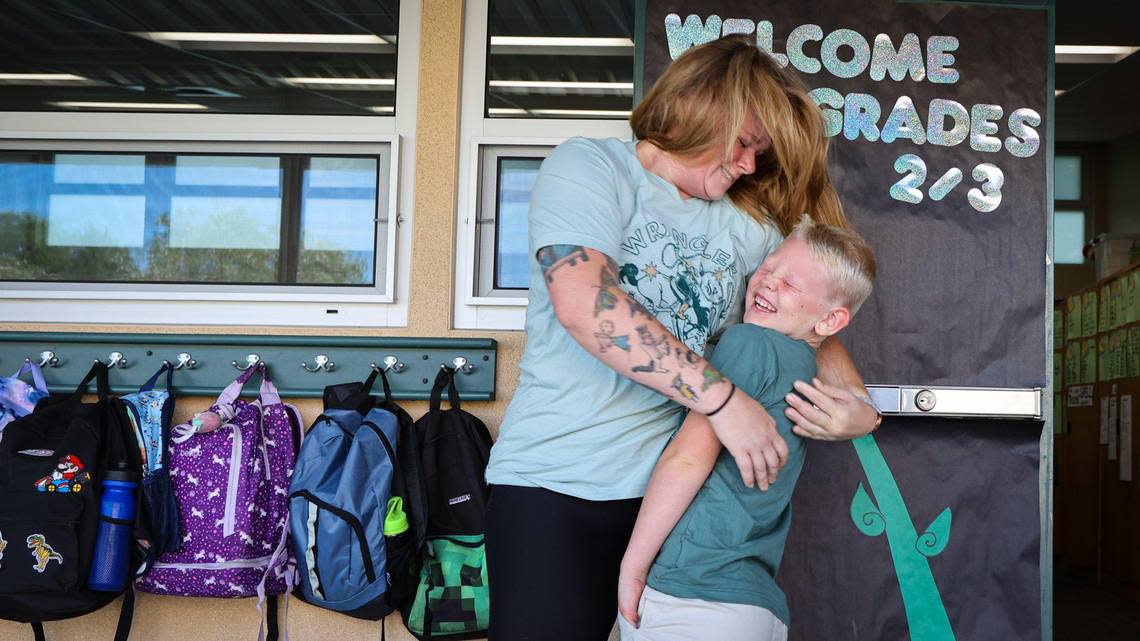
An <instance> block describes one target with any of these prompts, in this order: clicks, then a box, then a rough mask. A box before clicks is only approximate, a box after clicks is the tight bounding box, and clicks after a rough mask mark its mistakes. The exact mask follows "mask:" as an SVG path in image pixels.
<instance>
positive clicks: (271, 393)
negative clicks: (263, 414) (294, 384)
mask: <svg viewBox="0 0 1140 641" xmlns="http://www.w3.org/2000/svg"><path fill="white" fill-rule="evenodd" d="M260 369H261V389H260V391H259V393H258V398H259V399H261V409H262V411H264V410H265V408H266V407H267V406H269V405H278V404H280V403H281V395H280V394H278V393H277V386H276V385H274V384H273V380H272V379H270V378H269V368H268V367H264V366H262V367H261V368H260Z"/></svg>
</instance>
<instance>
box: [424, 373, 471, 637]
mask: <svg viewBox="0 0 1140 641" xmlns="http://www.w3.org/2000/svg"><path fill="white" fill-rule="evenodd" d="M454 374H455V372H454V370H451V369H448V368H444V369H441V370H440V372H439V375H438V376H436V380H435V385H434V387H433V388H432V393H431V409H430V411H428V413H427V414H425V415H424V416H423V417H422V418H420V420H419V421H416V436H417V441H418V443H419V446H420V448H419V449H420V473H421V474H422V476H423V480H424V489H425V493H426V498H427V514H428V517H427V522H428V525H427V545H426V546H425V547H426V550H425V554H424V555H423V557H424V559H423V566H422V569H421V570H420V581H419V585H418V586H417V588H416V595H415V599H414V601H413V602H412V606H411V608H410V609H409V610H408V611H407V612H406V613H405V616H404V624H405V625H406V626H407V628H408V630H410V631H411V632H412V634H414V635H416V636H417V637H419V638H420V639H437V638H442V639H449V640H450V639H466V638H478V637H483V636H486V632H487V628H488V624H489V622H490V612H491V605H490V593H489V586H488V583H487V562H486V561H487V559H486V552H485V548H484V545H483V531H484V530H483V522H484V511H485V508H486V504H487V496H488V493H489V490H488V487H487V482H486V480H485V479H484V473H485V471H486V468H487V459H488V458H489V457H490V451H491V435H490V432H488V431H487V427H486V426H485V425H484V424H483V422H482V421H480V420H479V419H478V418H476V417H475V416H472V415H471V414H469V413H467V412H464V411H463V410H461V409H459V393H458V392H457V391H456V389H455V380H454ZM444 388H447V390H448V397H449V401H450V404H451V408H450V409H440V406H439V401H440V394H441V393H442V392H443V389H444Z"/></svg>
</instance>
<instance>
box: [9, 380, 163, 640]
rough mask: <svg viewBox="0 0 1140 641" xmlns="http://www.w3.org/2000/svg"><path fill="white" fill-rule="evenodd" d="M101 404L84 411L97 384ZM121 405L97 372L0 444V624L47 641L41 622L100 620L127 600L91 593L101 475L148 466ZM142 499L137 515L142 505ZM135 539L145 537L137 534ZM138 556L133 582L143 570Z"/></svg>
mask: <svg viewBox="0 0 1140 641" xmlns="http://www.w3.org/2000/svg"><path fill="white" fill-rule="evenodd" d="M93 378H94V379H95V381H96V386H97V388H98V400H97V401H96V402H94V403H83V402H82V396H83V395H84V394H85V393H86V391H87V385H88V384H89V383H90V382H91V379H93ZM127 438H131V440H133V431H132V430H131V428H130V426H129V423H128V420H127V417H126V414H125V413H124V409H123V406H122V404H121V402H119V401H118V399H112V398H110V397H109V396H108V386H107V366H106V365H104V364H103V363H99V362H97V363H95V365H94V366H92V368H91V370H90V371H89V372H88V373H87V376H86V377H84V379H83V382H82V383H80V384H79V387H78V388H76V390H75V393H74V394H71V395H67V396H64V395H57V396H49V397H47V398H44V399H42V400H41V401H40V402H39V403H38V404H37V405H36V409H35V411H33V412H32V413H31V414H29V415H27V416H25V417H23V418H19V419H17V420H15V421H12V422H11V423H10V424H9V425H8V426H7V428H5V430H4V438H3V440H2V441H0V470H3V472H4V473H3V474H0V496H2V497H3V500H2V501H0V618H4V619H8V620H11V621H20V622H23V623H30V624H32V627H33V629H34V632H35V636H36V639H43V638H44V637H43V626H42V622H43V621H54V620H58V619H69V618H72V617H77V616H80V615H83V614H87V613H89V612H93V611H95V610H98V609H99V608H101V607H103V606H104V605H106V604H107V603H110V602H111V601H113V600H114V599H115V598H116V597H118V596H119V594H121V592H98V591H94V590H89V589H88V588H87V577H88V574H89V573H90V570H91V564H92V560H93V556H94V548H95V539H96V534H97V533H98V530H99V520H100V515H99V504H100V499H101V492H102V480H103V475H104V473H105V472H106V470H108V469H109V468H110V467H111V466H112V465H115V464H117V463H119V462H125V463H126V464H127V466H128V468H129V469H131V470H140V469H141V463H142V459H141V457H140V456H139V452H138V448H137V447H129V446H128V443H129V441H128V440H127ZM139 494H140V493H139V492H138V491H137V490H136V510H135V513H136V514H138V513H139V509H138V508H139V507H140V503H141V499H139V498H138V497H139ZM135 535H136V537H138V536H139V535H140V532H138V531H137V529H136V532H135ZM138 561H139V556H138V554H137V550H136V555H135V557H134V558H133V559H132V560H131V563H130V564H129V571H128V577H131V576H133V575H134V573H135V571H136V569H137V567H138ZM127 586H128V587H127V590H126V591H127V598H126V599H125V600H124V602H123V608H122V611H121V613H120V618H119V626H118V629H117V630H116V636H115V639H116V641H126V638H127V636H128V634H129V633H130V622H131V616H132V614H133V611H134V599H133V592H132V590H131V588H130V581H129V580H128V582H127Z"/></svg>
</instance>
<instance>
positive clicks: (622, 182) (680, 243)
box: [487, 138, 782, 501]
mask: <svg viewBox="0 0 1140 641" xmlns="http://www.w3.org/2000/svg"><path fill="white" fill-rule="evenodd" d="M528 225H529V252H530V256H529V264H530V283H531V287H530V298H529V301H528V307H527V316H526V335H527V342H526V349H525V351H524V352H523V358H522V362H521V363H520V364H519V370H520V376H519V385H518V389H517V390H516V391H515V394H514V397H513V398H512V399H511V404H510V407H509V408H508V409H507V414H506V417H505V418H504V419H503V425H502V427H501V428H500V430H499V438H498V441H497V442H496V443H495V446H494V447H493V448H491V460H490V463H489V464H488V466H487V481H488V482H489V483H492V484H503V485H521V486H526V487H542V488H546V489H549V490H553V491H555V492H560V493H562V494H569V495H571V496H576V497H579V498H584V499H589V500H595V501H603V500H614V499H626V498H634V497H639V496H643V495H644V494H645V487H646V485H648V483H649V476H650V474H651V473H652V472H653V466H654V464H655V463H656V462H657V458H658V456H660V454H661V451H662V450H663V449H664V447H665V443H666V442H667V441H668V439H669V435H670V434H671V433H672V432H673V430H674V429H676V427H677V423H678V419H679V414H680V411H681V409H682V408H681V406H679V405H677V404H676V403H674V402H673V401H671V400H669V399H668V398H666V397H665V396H663V395H661V394H659V393H657V392H655V391H653V390H650V389H649V388H647V387H643V386H641V385H639V384H637V383H634V382H633V381H631V380H629V379H628V378H625V377H624V376H621V375H619V374H618V373H617V372H615V371H613V370H612V369H610V368H609V367H607V366H606V365H605V364H603V363H602V362H601V361H599V360H598V359H597V358H595V357H594V356H593V355H592V354H590V353H589V352H587V351H586V350H585V349H583V348H582V347H581V346H580V345H578V343H577V342H575V340H574V339H573V338H572V337H571V336H570V334H568V333H567V332H566V330H565V328H563V327H562V325H561V324H560V323H559V322H558V319H557V318H556V317H555V316H554V311H553V309H552V307H551V304H550V295H549V292H548V291H547V288H546V282H545V279H544V278H543V275H542V270H541V268H540V267H539V265H538V261H537V260H536V258H535V254H536V252H537V251H538V250H539V249H540V248H542V247H546V246H548V245H580V246H583V247H589V248H592V249H596V250H598V251H600V252H602V253H603V254H605V255H607V256H610V257H611V258H613V259H614V261H615V262H616V263H617V264H618V270H619V271H618V273H619V285H620V286H621V288H622V289H623V290H625V291H626V292H628V293H629V294H631V295H632V296H633V297H634V299H636V300H637V301H638V302H640V303H641V304H642V305H644V306H645V307H646V308H647V309H648V310H649V311H650V312H651V313H653V314H654V315H655V316H656V317H657V319H658V320H660V321H661V323H662V324H664V325H665V327H666V329H668V330H669V331H670V332H672V333H673V335H674V336H676V337H677V338H679V339H681V340H682V341H684V342H685V344H686V345H688V346H689V348H690V349H692V350H693V351H695V352H697V353H699V354H703V353H704V352H705V344H706V342H707V341H708V339H709V337H710V336H712V335H713V334H715V333H716V332H717V331H718V330H720V329H721V328H722V327H724V326H725V325H726V324H729V323H732V322H736V320H737V319H739V317H740V314H741V306H742V301H743V295H744V283H745V279H746V278H747V276H748V275H749V274H751V273H752V271H754V270H755V269H756V267H757V266H759V264H760V263H761V262H762V261H763V259H764V257H765V256H767V255H768V253H769V252H770V251H771V250H772V249H774V248H775V246H776V245H778V244H779V243H780V241H781V240H782V237H781V235H780V233H779V231H778V230H777V229H776V228H775V227H774V226H773V225H770V224H760V223H758V222H756V221H755V220H754V219H752V218H751V217H750V216H749V215H748V214H747V213H745V212H744V211H742V210H740V209H738V208H737V207H736V206H735V205H733V204H732V202H731V201H730V200H729V199H728V198H724V199H722V200H718V201H714V202H709V201H705V200H701V199H699V198H690V199H688V200H684V199H682V198H681V196H680V194H679V193H678V192H677V189H676V187H674V186H673V185H672V184H670V183H669V182H667V181H666V180H665V179H663V178H661V177H660V176H657V175H655V174H653V173H652V172H649V171H648V170H646V169H645V168H644V167H642V166H641V162H640V161H639V160H638V158H637V153H636V149H635V145H634V143H633V142H625V141H621V140H617V139H613V138H611V139H606V140H589V139H585V138H574V139H571V140H568V141H566V142H565V143H563V144H561V145H559V146H558V147H557V148H556V149H555V150H554V151H552V152H551V154H550V156H549V157H548V158H547V159H546V160H545V161H544V162H543V163H542V168H541V170H540V171H539V174H538V177H537V179H536V180H535V184H534V189H533V191H532V195H531V203H530V216H529V218H528ZM617 311H618V312H619V313H626V312H629V311H630V310H628V309H618V310H617ZM595 339H596V340H598V344H599V345H600V346H601V347H603V348H605V349H621V350H625V351H628V352H630V353H631V354H632V356H633V358H634V360H637V359H643V360H645V361H646V362H648V361H649V360H650V359H651V358H653V355H652V354H653V350H654V346H653V345H651V344H642V342H641V340H640V339H639V337H638V336H637V335H629V336H624V335H623V336H614V335H612V334H610V333H607V332H606V331H605V330H604V329H603V328H599V331H598V332H597V334H596V335H595Z"/></svg>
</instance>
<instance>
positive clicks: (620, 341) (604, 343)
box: [594, 320, 629, 354]
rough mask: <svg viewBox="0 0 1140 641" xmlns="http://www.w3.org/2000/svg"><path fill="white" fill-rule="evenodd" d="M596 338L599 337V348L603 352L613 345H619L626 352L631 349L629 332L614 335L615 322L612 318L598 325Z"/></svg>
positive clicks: (595, 333)
mask: <svg viewBox="0 0 1140 641" xmlns="http://www.w3.org/2000/svg"><path fill="white" fill-rule="evenodd" d="M594 338H596V339H598V350H599V351H601V352H602V353H603V354H604V353H605V351H606V350H607V349H609V348H611V347H617V348H618V349H620V350H622V351H625V352H628V351H629V334H622V335H620V336H614V322H613V321H611V320H604V321H602V322H601V324H600V325H598V331H596V332H594Z"/></svg>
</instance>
